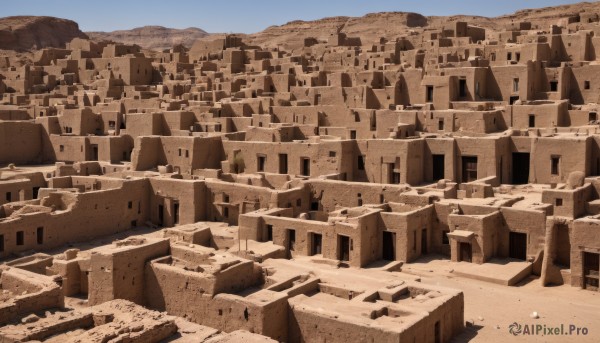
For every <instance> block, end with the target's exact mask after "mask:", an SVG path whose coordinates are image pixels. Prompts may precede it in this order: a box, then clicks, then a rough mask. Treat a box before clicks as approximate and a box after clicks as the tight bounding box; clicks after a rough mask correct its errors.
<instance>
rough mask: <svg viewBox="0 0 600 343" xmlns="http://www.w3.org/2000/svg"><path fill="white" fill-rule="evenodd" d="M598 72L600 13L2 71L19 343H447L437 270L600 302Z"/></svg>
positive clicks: (95, 55) (106, 49) (1, 228)
mask: <svg viewBox="0 0 600 343" xmlns="http://www.w3.org/2000/svg"><path fill="white" fill-rule="evenodd" d="M599 59H600V26H599V25H598V16H597V15H596V16H589V13H588V14H587V16H584V15H581V16H578V17H577V18H573V19H572V20H569V21H568V22H565V23H564V25H562V26H556V25H553V26H551V27H545V28H535V29H533V28H532V26H531V24H530V23H527V22H522V23H518V24H515V25H513V26H511V27H506V28H504V29H503V30H500V31H491V30H487V29H484V28H481V27H476V26H473V25H470V24H469V23H467V22H456V23H454V24H452V25H450V26H449V27H446V28H445V29H443V30H430V29H427V28H426V27H425V28H417V29H415V30H414V31H411V32H410V33H409V34H407V35H406V36H404V37H400V38H398V39H394V40H389V39H388V38H387V37H382V38H381V39H380V40H378V41H376V42H364V41H361V40H360V39H358V38H355V37H351V36H348V35H346V34H344V33H341V32H339V30H338V31H337V32H333V33H331V32H330V33H328V34H327V35H326V36H324V37H306V39H305V44H304V46H303V47H302V48H300V49H289V50H286V49H284V48H278V49H267V48H262V47H260V46H252V45H249V44H247V43H245V42H244V39H243V37H238V36H235V35H227V36H224V37H221V38H209V39H203V40H199V41H197V42H196V43H195V44H194V46H193V47H192V48H191V49H189V50H188V49H186V48H184V47H182V46H178V47H176V48H174V49H171V50H168V51H163V52H159V53H152V54H150V53H148V52H147V51H142V50H141V49H140V48H139V47H138V46H135V45H132V46H129V45H123V44H115V43H111V42H94V41H88V40H84V39H80V38H75V39H73V41H71V42H70V44H68V46H67V47H66V49H54V48H48V49H43V50H40V51H38V52H37V53H36V55H35V58H34V61H33V63H32V64H30V65H25V66H23V67H16V66H10V65H7V66H4V67H3V68H2V69H0V165H1V166H3V167H5V168H2V169H0V260H2V261H3V264H2V265H0V324H1V325H0V341H1V342H17V341H27V340H38V341H45V340H48V341H50V340H49V339H50V338H52V339H54V340H53V342H56V341H59V340H67V341H69V342H92V341H93V342H104V341H107V340H110V339H114V340H115V341H126V342H158V341H161V340H168V341H172V342H236V341H245V342H255V341H256V342H271V341H280V342H325V341H326V342H351V341H372V342H436V343H437V342H449V341H450V339H452V338H453V337H455V336H456V335H458V334H460V333H461V332H462V331H463V329H464V328H465V318H464V303H465V297H464V294H463V293H462V292H461V290H456V289H452V288H447V287H444V286H443V285H440V286H434V285H429V284H425V283H422V282H420V279H419V277H418V276H415V275H412V274H409V273H405V272H403V268H404V267H405V266H406V265H410V264H411V263H413V262H415V261H418V260H420V259H422V258H424V257H428V256H429V257H433V258H434V259H448V260H449V261H451V262H450V263H452V264H453V265H456V274H457V275H461V276H462V277H465V278H475V279H484V280H489V281H491V282H496V283H501V284H504V285H506V286H507V287H508V286H512V285H515V284H517V283H519V282H520V281H521V280H523V279H525V278H527V277H530V276H536V277H538V279H537V280H536V281H535V282H539V283H541V284H542V285H544V286H547V285H561V284H567V285H571V286H572V287H575V288H580V289H585V290H586V291H589V292H597V291H598V287H599V284H598V282H599V277H598V274H599V270H600V268H599V260H600V259H599V256H600V235H599V234H598V232H600V118H599V117H598V114H599V112H600V105H598V103H600V99H599V98H598V97H599V94H600V64H599V63H598V62H597V61H598V60H599ZM116 237H117V238H116ZM499 260H503V261H507V260H508V261H513V262H518V263H516V264H515V265H516V266H517V267H516V268H513V269H511V271H510V273H499V274H495V272H494V270H496V269H494V268H502V267H501V266H500V267H498V266H499V264H497V263H495V261H499ZM480 265H481V266H489V268H490V269H489V270H492V272H490V273H485V272H482V273H479V272H478V270H487V269H477V267H478V266H480ZM374 266H376V267H374ZM111 342H112V341H111Z"/></svg>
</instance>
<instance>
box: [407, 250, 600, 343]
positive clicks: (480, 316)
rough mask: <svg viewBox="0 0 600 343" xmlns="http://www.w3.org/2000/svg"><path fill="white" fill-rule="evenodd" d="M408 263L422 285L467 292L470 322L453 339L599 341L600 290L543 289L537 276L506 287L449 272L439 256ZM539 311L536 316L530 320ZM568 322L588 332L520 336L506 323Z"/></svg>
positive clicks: (450, 263)
mask: <svg viewBox="0 0 600 343" xmlns="http://www.w3.org/2000/svg"><path fill="white" fill-rule="evenodd" d="M433 258H435V259H432V258H431V257H430V258H429V259H422V260H419V261H417V262H415V263H410V264H407V265H405V266H404V267H403V271H405V272H408V273H411V274H416V275H420V276H421V278H422V282H423V283H425V284H434V285H440V286H446V287H451V288H456V289H460V290H462V291H463V292H464V295H465V321H467V322H471V323H473V325H470V326H467V328H466V330H465V331H464V332H463V333H462V334H461V335H459V336H457V337H455V339H454V340H453V341H452V342H457V343H458V342H471V343H475V342H600V292H592V291H586V290H582V289H579V288H575V287H571V286H569V285H563V286H556V287H542V286H541V285H540V282H539V280H538V279H537V278H536V277H530V278H529V279H526V280H524V281H523V282H521V283H520V284H519V285H517V287H508V286H502V285H497V284H493V283H489V282H484V281H479V280H473V279H467V278H462V277H456V276H453V275H452V273H450V270H451V269H452V264H453V263H452V262H450V261H448V260H445V259H443V260H440V259H439V258H441V257H439V256H435V257H433ZM534 311H536V312H538V314H539V319H532V318H530V314H531V313H532V312H534ZM514 322H517V323H518V324H521V325H522V327H524V326H525V325H532V324H533V325H542V326H543V325H546V327H554V326H560V325H561V324H563V325H564V330H565V331H568V330H569V326H570V325H575V326H578V327H581V328H583V327H585V328H587V329H588V334H587V335H582V334H580V335H579V336H577V335H571V336H567V335H563V336H560V335H559V336H555V335H544V336H542V335H541V333H540V335H522V334H521V335H518V336H514V335H512V334H511V333H510V332H509V329H508V327H509V325H510V324H512V323H514Z"/></svg>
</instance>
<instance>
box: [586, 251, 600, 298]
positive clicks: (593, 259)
mask: <svg viewBox="0 0 600 343" xmlns="http://www.w3.org/2000/svg"><path fill="white" fill-rule="evenodd" d="M599 256H600V254H595V253H591V252H584V253H583V288H585V289H589V290H592V291H597V290H598V273H599V271H600V258H599Z"/></svg>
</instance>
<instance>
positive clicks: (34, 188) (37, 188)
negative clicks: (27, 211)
mask: <svg viewBox="0 0 600 343" xmlns="http://www.w3.org/2000/svg"><path fill="white" fill-rule="evenodd" d="M39 193H40V187H33V199H37V197H38V194H39Z"/></svg>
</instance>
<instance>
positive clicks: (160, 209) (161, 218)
mask: <svg viewBox="0 0 600 343" xmlns="http://www.w3.org/2000/svg"><path fill="white" fill-rule="evenodd" d="M164 211H165V207H164V206H163V205H158V225H161V226H162V225H163V223H164V220H165V213H164Z"/></svg>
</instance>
